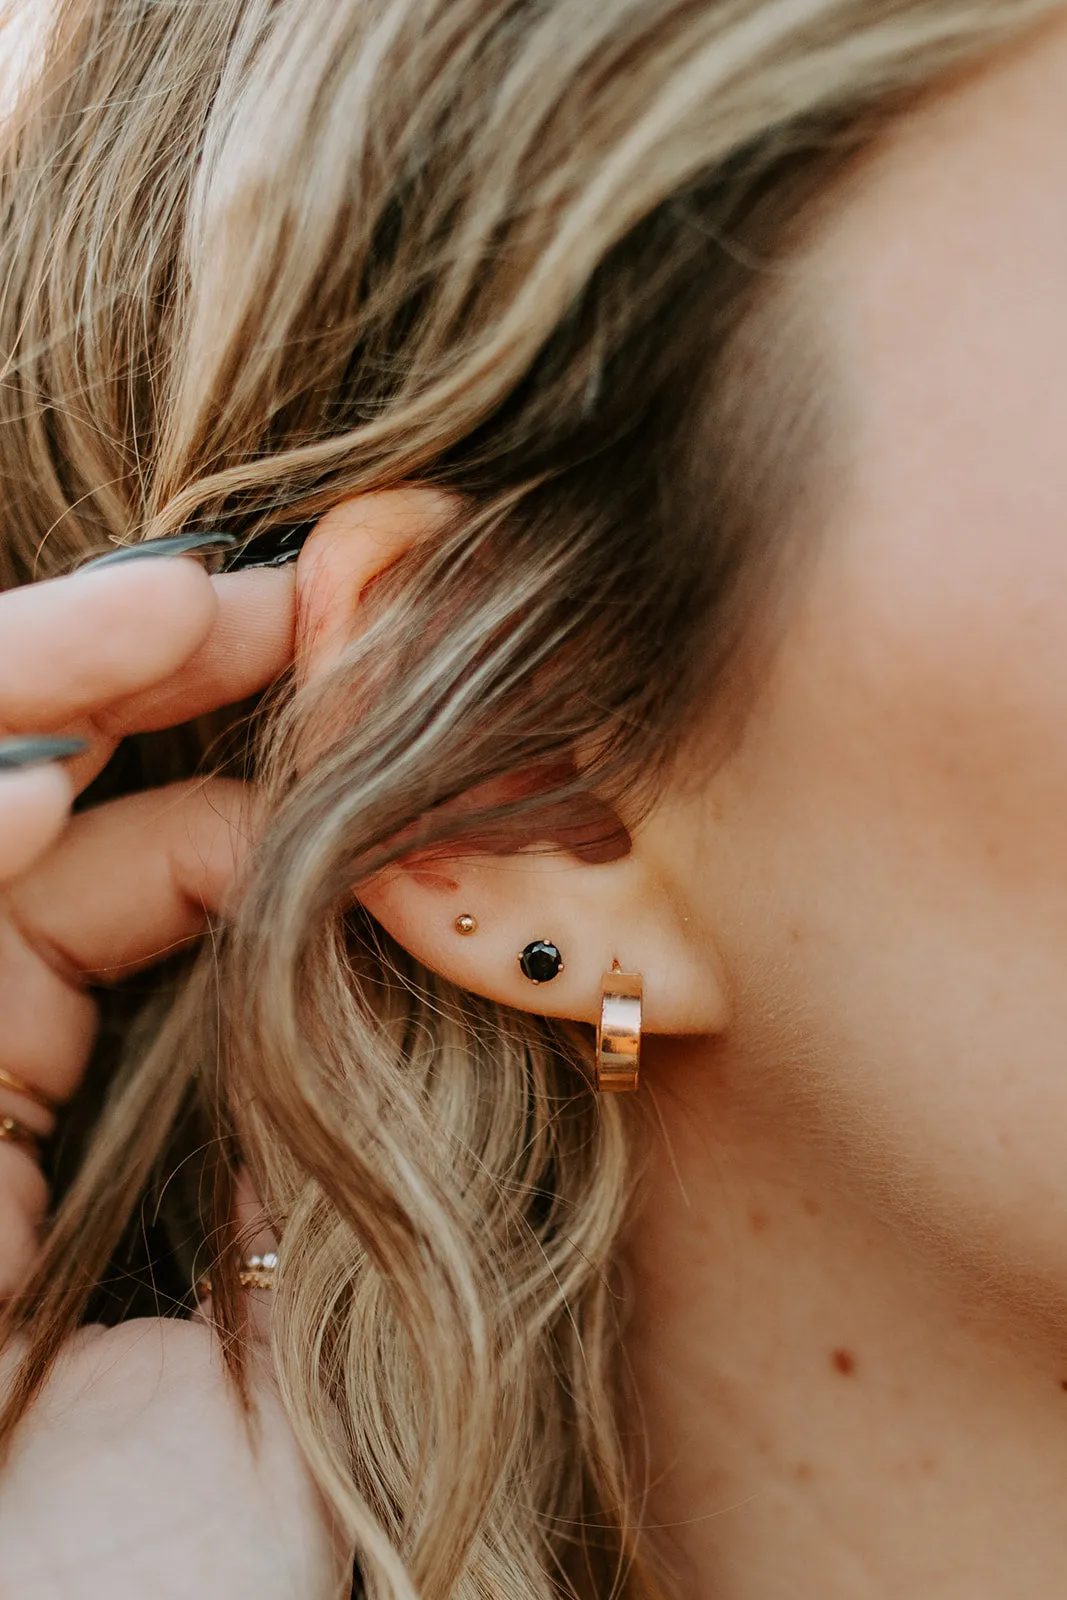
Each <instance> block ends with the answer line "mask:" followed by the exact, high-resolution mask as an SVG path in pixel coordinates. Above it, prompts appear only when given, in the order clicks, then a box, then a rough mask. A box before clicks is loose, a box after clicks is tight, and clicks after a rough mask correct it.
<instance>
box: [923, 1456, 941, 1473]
mask: <svg viewBox="0 0 1067 1600" xmlns="http://www.w3.org/2000/svg"><path fill="white" fill-rule="evenodd" d="M936 1469H937V1462H936V1461H935V1460H934V1458H933V1456H920V1457H919V1471H920V1472H934V1471H936Z"/></svg>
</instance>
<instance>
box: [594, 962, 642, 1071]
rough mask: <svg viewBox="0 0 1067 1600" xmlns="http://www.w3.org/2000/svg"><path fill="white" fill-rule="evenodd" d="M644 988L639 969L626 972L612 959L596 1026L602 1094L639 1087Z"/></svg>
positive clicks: (597, 1062) (597, 1061) (598, 1068)
mask: <svg viewBox="0 0 1067 1600" xmlns="http://www.w3.org/2000/svg"><path fill="white" fill-rule="evenodd" d="M643 992H644V982H643V980H642V978H641V974H640V973H639V972H623V970H622V968H621V967H620V966H619V963H618V962H617V961H613V962H612V963H611V971H610V972H605V974H604V987H603V995H602V998H601V1001H600V1021H599V1023H598V1024H597V1030H596V1086H597V1088H598V1089H599V1091H600V1093H601V1094H627V1093H629V1092H630V1091H631V1090H633V1089H636V1088H637V1080H638V1074H639V1072H640V1068H641V999H642V995H643Z"/></svg>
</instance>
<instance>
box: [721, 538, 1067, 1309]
mask: <svg viewBox="0 0 1067 1600" xmlns="http://www.w3.org/2000/svg"><path fill="white" fill-rule="evenodd" d="M935 532H936V538H935ZM1065 544H1067V541H1065V540H1063V539H1061V538H1060V535H1059V529H1058V527H1055V526H1053V524H1052V522H1051V520H1050V519H1048V518H1045V519H1042V518H1036V517H1035V518H1034V519H1033V520H1032V521H1031V522H1030V524H1029V526H1028V528H1027V531H1026V534H1025V538H1024V537H1023V536H1022V535H1021V534H1020V532H1019V529H1018V528H1014V529H1012V530H1011V535H1010V536H1006V535H1005V529H1004V527H1003V526H1002V525H1001V524H999V522H997V523H996V524H995V525H994V523H993V521H992V520H990V521H986V522H983V521H982V519H981V518H980V517H979V516H978V515H977V511H976V514H975V515H974V516H965V517H963V518H962V520H961V521H960V522H958V523H956V524H955V525H950V524H948V523H947V522H945V521H942V522H941V525H940V527H939V528H938V529H937V530H935V529H933V528H932V527H930V526H923V525H920V523H919V522H918V521H917V520H916V519H915V518H914V517H913V518H912V520H911V522H910V523H909V522H908V521H906V520H905V519H904V518H903V517H900V518H899V519H896V520H893V521H890V520H888V519H887V518H885V517H883V516H882V515H881V514H878V515H876V514H875V512H874V511H873V509H872V508H870V507H868V508H866V509H865V511H864V513H863V514H862V515H861V514H860V508H858V507H857V508H856V515H855V516H854V517H852V518H850V526H849V531H848V533H847V534H842V535H840V536H835V535H834V534H833V533H831V534H830V535H829V536H828V538H827V541H826V544H825V547H824V551H823V556H822V559H821V562H820V565H819V567H818V570H817V571H816V572H815V573H814V574H813V575H812V580H811V583H810V587H809V589H808V591H807V594H806V597H805V599H804V601H803V604H802V605H801V607H800V609H799V612H798V614H797V616H796V618H795V621H794V623H793V624H792V626H791V627H790V628H789V630H788V632H787V635H786V637H785V639H784V641H783V645H782V649H781V652H780V654H779V657H778V660H777V662H776V665H775V668H774V670H773V672H772V675H771V679H770V681H769V683H768V687H767V692H766V694H765V696H764V697H763V699H762V701H761V704H760V705H759V707H757V709H756V713H755V715H754V717H753V720H752V724H751V727H750V730H749V734H748V736H747V738H746V740H745V742H744V744H743V746H742V748H741V750H740V751H739V753H738V755H737V757H736V758H735V760H734V761H732V762H731V764H730V765H729V766H728V767H727V768H725V769H724V770H723V771H722V772H721V773H720V774H719V775H718V776H717V778H716V783H715V791H716V792H715V801H716V805H715V814H716V818H717V820H716V822H715V824H714V838H713V839H712V841H711V842H710V844H709V848H708V853H707V858H706V859H707V863H708V867H707V870H708V872H709V875H710V878H709V881H708V882H707V887H706V892H707V895H708V897H709V900H710V901H712V902H713V903H714V904H715V905H716V906H717V907H719V908H725V909H723V910H721V911H720V916H721V917H722V919H723V920H722V937H723V941H724V943H725V945H726V947H727V951H728V959H729V962H730V967H731V976H732V980H733V984H734V990H735V999H736V1007H737V1017H738V1027H737V1031H736V1034H735V1037H734V1040H733V1044H734V1047H735V1048H734V1051H733V1053H732V1056H731V1060H732V1062H733V1079H734V1082H733V1088H734V1090H735V1092H736V1093H737V1094H738V1095H739V1096H741V1097H742V1098H746V1097H754V1098H755V1100H756V1101H757V1102H758V1108H759V1109H760V1110H761V1111H762V1114H764V1115H766V1116H771V1117H774V1118H775V1119H777V1121H778V1122H779V1124H780V1125H783V1126H786V1127H788V1130H789V1136H790V1138H791V1139H792V1140H794V1141H795V1142H796V1145H797V1147H798V1148H799V1147H804V1148H807V1149H809V1150H815V1151H817V1153H818V1156H819V1159H820V1160H825V1159H826V1157H827V1153H828V1152H829V1154H830V1156H831V1158H832V1160H833V1161H834V1163H835V1164H836V1166H837V1167H838V1169H839V1171H840V1173H841V1174H842V1177H843V1178H844V1179H845V1180H846V1181H848V1182H849V1183H851V1184H853V1185H854V1186H857V1187H858V1188H860V1189H861V1190H862V1191H863V1192H864V1193H865V1194H866V1195H867V1196H868V1198H869V1200H870V1202H871V1203H872V1204H876V1205H877V1206H878V1208H879V1210H880V1211H882V1212H885V1211H886V1210H889V1211H891V1212H893V1213H895V1214H896V1216H897V1217H898V1219H899V1222H900V1225H901V1226H902V1227H904V1228H906V1229H908V1230H911V1231H912V1232H915V1233H917V1234H919V1235H921V1236H922V1238H923V1239H924V1241H926V1243H927V1244H929V1243H930V1242H931V1241H934V1242H936V1245H937V1248H938V1249H939V1251H940V1252H941V1253H942V1254H943V1255H948V1256H949V1257H951V1258H953V1259H955V1260H956V1261H957V1262H958V1263H959V1264H960V1265H961V1267H963V1268H965V1269H966V1271H967V1272H968V1273H971V1272H974V1271H975V1270H976V1269H978V1268H980V1269H981V1271H982V1272H983V1273H984V1274H986V1275H988V1274H989V1273H990V1272H991V1271H992V1270H993V1266H992V1264H993V1263H999V1264H1000V1267H999V1268H998V1270H1000V1269H1001V1268H1003V1266H1004V1263H1011V1270H1012V1272H1013V1273H1015V1272H1018V1271H1021V1270H1023V1269H1024V1266H1025V1269H1026V1271H1027V1272H1028V1273H1029V1274H1030V1276H1031V1277H1033V1278H1036V1279H1038V1280H1039V1281H1040V1283H1041V1285H1042V1286H1043V1288H1044V1289H1045V1290H1048V1291H1049V1292H1054V1293H1055V1294H1056V1295H1057V1296H1062V1298H1063V1300H1064V1303H1065V1304H1067V1269H1065V1268H1064V1266H1063V1265H1062V1264H1061V1263H1062V1256H1063V1251H1062V1238H1063V1231H1064V1229H1065V1228H1067V1182H1065V1181H1064V1179H1063V1176H1062V1172H1063V1157H1064V1153H1065V1150H1067V982H1065V981H1064V979H1065V976H1067V556H1065V550H1064V546H1065ZM1061 1280H1062V1281H1061Z"/></svg>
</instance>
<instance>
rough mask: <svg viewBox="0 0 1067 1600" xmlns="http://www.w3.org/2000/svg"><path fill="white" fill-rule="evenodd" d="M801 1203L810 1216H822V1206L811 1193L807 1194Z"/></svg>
mask: <svg viewBox="0 0 1067 1600" xmlns="http://www.w3.org/2000/svg"><path fill="white" fill-rule="evenodd" d="M801 1204H802V1205H803V1207H804V1210H805V1211H806V1212H807V1214H808V1216H809V1217H821V1216H822V1206H821V1205H820V1204H819V1202H818V1201H817V1200H813V1199H812V1198H811V1196H810V1195H805V1196H804V1199H803V1200H802V1201H801Z"/></svg>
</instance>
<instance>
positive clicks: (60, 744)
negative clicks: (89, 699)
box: [0, 734, 89, 772]
mask: <svg viewBox="0 0 1067 1600" xmlns="http://www.w3.org/2000/svg"><path fill="white" fill-rule="evenodd" d="M88 748H89V746H88V744H87V743H86V741H85V740H84V739H51V738H46V737H45V736H44V735H43V734H42V735H40V736H38V735H32V736H31V737H29V738H26V739H0V772H18V771H19V770H20V769H21V768H22V767H43V766H44V765H45V763H46V762H48V761H66V760H67V759H68V757H70V756H80V755H84V754H85V752H86V750H88Z"/></svg>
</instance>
